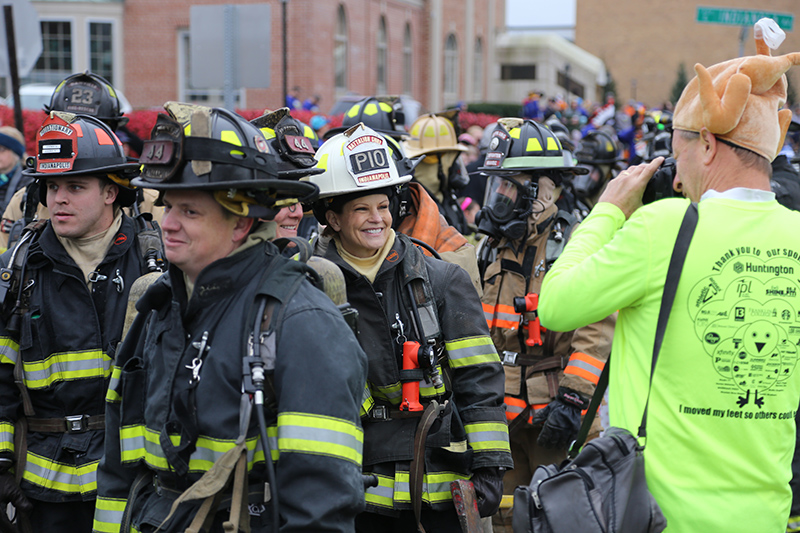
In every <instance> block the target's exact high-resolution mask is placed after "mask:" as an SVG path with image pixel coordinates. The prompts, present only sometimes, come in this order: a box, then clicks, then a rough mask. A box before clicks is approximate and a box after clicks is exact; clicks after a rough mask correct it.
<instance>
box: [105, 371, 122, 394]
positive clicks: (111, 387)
mask: <svg viewBox="0 0 800 533" xmlns="http://www.w3.org/2000/svg"><path fill="white" fill-rule="evenodd" d="M121 375H122V370H121V369H120V368H119V367H118V366H115V367H114V368H112V369H111V380H110V381H109V382H108V389H107V390H106V402H108V403H119V402H120V401H122V398H121V397H120V395H119V393H118V392H117V387H119V378H120V376H121Z"/></svg>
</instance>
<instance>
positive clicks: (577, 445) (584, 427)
mask: <svg viewBox="0 0 800 533" xmlns="http://www.w3.org/2000/svg"><path fill="white" fill-rule="evenodd" d="M696 226H697V204H696V203H694V202H692V203H691V204H690V205H689V208H688V209H687V210H686V214H685V215H684V216H683V221H682V222H681V227H680V229H678V237H677V239H676V240H675V247H674V248H673V250H672V257H671V258H670V261H669V268H668V269H667V277H666V281H665V282H664V293H663V295H662V297H661V309H660V310H659V312H658V322H657V325H656V337H655V342H654V343H653V360H652V363H651V366H650V385H648V389H647V400H646V401H645V406H644V413H642V423H641V425H640V426H639V436H640V437H646V429H645V426H646V424H647V406H648V404H649V403H650V386H652V384H653V373H654V372H655V369H656V360H657V359H658V353H659V352H660V351H661V343H662V342H663V340H664V333H665V332H666V330H667V321H668V320H669V314H670V312H671V311H672V303H673V302H674V301H675V292H676V291H677V289H678V282H679V281H680V278H681V270H682V269H683V262H684V261H685V259H686V253H687V252H688V251H689V244H690V243H691V241H692V235H694V229H695V227H696ZM610 363H611V357H610V356H609V358H608V360H606V364H605V365H604V366H603V371H602V372H601V373H600V378H599V379H598V381H597V386H596V387H595V389H594V394H593V395H592V400H591V402H590V403H589V407H588V408H587V410H586V415H585V416H584V418H583V423H582V424H581V429H580V430H579V431H578V436H577V437H575V440H574V441H573V443H572V445H571V446H570V448H569V451H568V453H567V456H568V458H569V459H574V458H575V456H576V455H577V454H578V452H579V451H580V449H581V448H582V447H583V445H584V443H585V442H586V437H588V436H589V429H590V428H591V426H592V422H594V417H595V415H596V414H597V410H598V408H599V407H600V402H602V400H603V395H604V394H605V392H606V388H608V373H609V364H610Z"/></svg>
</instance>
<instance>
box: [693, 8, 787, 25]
mask: <svg viewBox="0 0 800 533" xmlns="http://www.w3.org/2000/svg"><path fill="white" fill-rule="evenodd" d="M764 17H767V18H771V19H772V20H774V21H775V22H777V23H778V26H780V27H781V29H783V30H786V31H792V26H793V25H794V15H792V14H791V13H770V12H769V11H754V10H750V9H733V8H727V7H723V8H720V7H704V6H698V8H697V22H701V23H703V24H724V25H726V26H749V27H752V26H753V24H755V23H756V22H758V21H759V20H760V19H762V18H764Z"/></svg>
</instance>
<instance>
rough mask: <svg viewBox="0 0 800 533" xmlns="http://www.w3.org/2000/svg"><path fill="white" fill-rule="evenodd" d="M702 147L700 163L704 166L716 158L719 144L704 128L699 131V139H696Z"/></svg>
mask: <svg viewBox="0 0 800 533" xmlns="http://www.w3.org/2000/svg"><path fill="white" fill-rule="evenodd" d="M698 140H699V141H700V144H701V146H702V149H703V151H702V162H703V164H704V165H709V164H711V163H712V162H713V161H714V158H716V157H717V152H718V150H719V145H720V142H719V140H718V139H717V137H716V136H715V135H714V134H713V133H711V132H710V131H708V129H706V128H705V127H703V128H701V129H700V138H699V139H698Z"/></svg>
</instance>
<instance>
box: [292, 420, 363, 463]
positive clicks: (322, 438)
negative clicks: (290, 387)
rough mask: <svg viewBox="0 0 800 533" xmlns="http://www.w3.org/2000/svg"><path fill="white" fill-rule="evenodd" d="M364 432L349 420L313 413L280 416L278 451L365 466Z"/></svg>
mask: <svg viewBox="0 0 800 533" xmlns="http://www.w3.org/2000/svg"><path fill="white" fill-rule="evenodd" d="M363 447H364V432H363V431H362V429H361V428H360V427H359V426H358V425H356V424H354V423H352V422H349V421H347V420H343V419H340V418H334V417H331V416H322V415H315V414H310V413H291V412H287V413H279V414H278V448H279V449H280V451H281V453H284V452H290V453H292V452H294V453H306V454H312V455H325V456H328V457H336V458H338V459H344V460H345V461H352V462H354V463H356V464H358V465H360V464H361V454H362V450H363Z"/></svg>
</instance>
